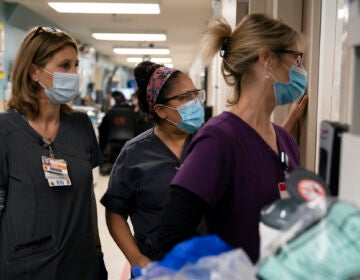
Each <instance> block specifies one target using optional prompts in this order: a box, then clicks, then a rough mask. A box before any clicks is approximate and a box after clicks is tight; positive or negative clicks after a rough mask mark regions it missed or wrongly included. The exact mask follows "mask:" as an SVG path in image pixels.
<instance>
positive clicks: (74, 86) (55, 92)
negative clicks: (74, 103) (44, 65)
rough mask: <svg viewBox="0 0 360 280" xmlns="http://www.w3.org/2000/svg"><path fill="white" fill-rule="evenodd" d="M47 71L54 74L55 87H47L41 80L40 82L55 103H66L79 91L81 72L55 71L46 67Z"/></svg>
mask: <svg viewBox="0 0 360 280" xmlns="http://www.w3.org/2000/svg"><path fill="white" fill-rule="evenodd" d="M42 70H44V71H45V72H47V73H49V74H50V75H52V76H53V87H52V88H50V89H47V88H46V87H45V86H44V85H43V84H42V83H41V82H40V81H39V84H40V85H41V86H42V87H43V88H44V90H45V94H46V96H47V97H48V98H49V99H50V101H51V102H52V103H54V104H65V103H67V102H69V101H71V100H73V99H74V98H75V96H76V95H77V94H78V92H79V74H69V73H61V72H54V73H51V72H49V71H47V70H45V69H42Z"/></svg>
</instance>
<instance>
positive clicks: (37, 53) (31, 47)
mask: <svg viewBox="0 0 360 280" xmlns="http://www.w3.org/2000/svg"><path fill="white" fill-rule="evenodd" d="M66 46H71V47H73V48H74V49H75V51H76V52H77V43H76V41H75V39H74V38H72V37H71V36H70V35H69V34H67V33H66V32H63V31H61V30H59V29H55V28H52V27H41V26H39V27H34V28H32V29H31V30H30V31H29V32H28V33H27V35H26V36H25V38H24V40H23V41H22V43H21V45H20V48H19V50H18V53H17V55H16V58H15V61H14V64H13V65H12V68H11V69H12V71H11V75H10V81H11V85H12V92H11V97H10V100H9V102H8V103H7V107H8V108H10V109H14V110H16V111H17V112H19V113H21V114H23V115H28V116H29V117H30V118H36V117H37V116H38V114H39V104H38V92H39V90H40V85H39V84H38V83H36V82H34V81H33V80H32V79H31V77H30V68H31V65H32V64H35V65H37V66H39V67H44V66H45V65H46V64H47V63H48V61H49V60H50V59H51V58H52V57H53V56H54V55H55V54H56V53H58V52H59V51H61V50H62V49H63V48H65V47H66ZM61 111H62V112H65V113H71V112H72V109H71V108H70V107H69V106H68V105H66V104H62V105H61Z"/></svg>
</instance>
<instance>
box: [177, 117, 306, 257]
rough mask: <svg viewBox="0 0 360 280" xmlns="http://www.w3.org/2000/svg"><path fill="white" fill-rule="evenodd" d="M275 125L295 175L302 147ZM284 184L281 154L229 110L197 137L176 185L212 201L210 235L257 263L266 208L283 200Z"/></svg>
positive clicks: (207, 217)
mask: <svg viewBox="0 0 360 280" xmlns="http://www.w3.org/2000/svg"><path fill="white" fill-rule="evenodd" d="M273 126H274V128H275V132H276V136H277V143H278V147H279V151H280V153H281V152H285V153H286V154H287V156H288V159H289V161H288V168H289V171H291V170H292V169H293V168H294V167H295V166H297V165H299V164H300V156H299V151H298V147H297V144H296V142H295V140H294V138H293V137H292V136H291V135H290V134H289V133H287V132H286V131H285V130H284V129H283V128H281V127H280V126H278V125H276V124H273ZM284 180H285V175H284V166H283V165H282V164H281V159H280V155H278V154H276V152H275V151H274V150H273V149H272V148H271V147H270V146H269V145H268V144H267V143H266V142H265V141H264V140H263V139H262V138H261V136H260V135H259V134H258V133H257V132H256V131H255V130H254V129H253V128H252V127H250V126H249V125H248V124H247V123H246V122H244V121H243V120H242V119H240V118H239V117H237V116H236V115H234V114H232V113H230V112H224V113H222V114H220V115H218V116H216V117H213V118H212V119H210V120H209V121H208V122H207V123H206V124H205V125H204V127H203V128H201V129H200V131H198V133H196V135H195V137H194V138H193V141H192V143H191V144H190V146H189V150H188V155H187V158H186V160H185V161H184V163H183V164H182V165H181V168H180V170H179V172H178V173H177V175H176V176H175V178H174V180H173V181H172V184H173V185H177V186H180V187H183V188H185V189H187V190H189V191H191V192H193V193H195V194H196V195H198V196H199V197H200V198H202V199H203V200H205V201H206V202H207V203H209V204H210V205H211V208H210V210H209V211H208V213H206V217H205V221H206V224H207V227H208V230H209V233H215V234H217V235H219V236H220V237H221V238H223V239H224V240H225V241H227V242H228V243H229V244H230V245H232V246H234V247H242V248H243V249H244V250H245V251H246V252H247V254H248V255H249V257H250V258H251V260H252V261H253V262H256V261H257V259H258V257H259V243H260V238H259V230H258V226H259V220H260V210H261V208H262V207H263V206H265V205H267V204H269V203H271V202H273V201H274V200H277V199H279V198H280V195H279V190H278V183H279V182H284Z"/></svg>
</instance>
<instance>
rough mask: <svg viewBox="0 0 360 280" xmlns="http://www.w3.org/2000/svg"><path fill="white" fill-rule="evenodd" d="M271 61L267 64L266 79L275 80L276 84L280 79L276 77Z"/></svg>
mask: <svg viewBox="0 0 360 280" xmlns="http://www.w3.org/2000/svg"><path fill="white" fill-rule="evenodd" d="M269 62H270V59H269V60H268V61H267V62H266V68H267V69H266V73H265V79H269V78H271V79H273V80H274V81H275V82H277V81H278V79H277V78H276V77H275V75H274V73H273V71H272V68H271V67H270V66H269Z"/></svg>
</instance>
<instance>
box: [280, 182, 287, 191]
mask: <svg viewBox="0 0 360 280" xmlns="http://www.w3.org/2000/svg"><path fill="white" fill-rule="evenodd" d="M279 190H280V191H281V192H283V191H286V184H285V182H281V183H279Z"/></svg>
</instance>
